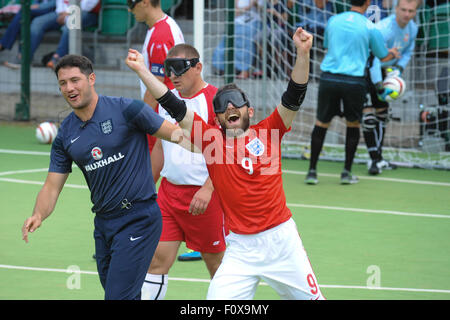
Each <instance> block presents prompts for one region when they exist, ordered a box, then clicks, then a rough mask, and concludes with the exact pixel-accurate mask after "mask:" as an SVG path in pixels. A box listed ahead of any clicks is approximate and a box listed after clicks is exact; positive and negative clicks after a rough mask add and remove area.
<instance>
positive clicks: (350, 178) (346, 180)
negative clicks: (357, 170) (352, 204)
mask: <svg viewBox="0 0 450 320" xmlns="http://www.w3.org/2000/svg"><path fill="white" fill-rule="evenodd" d="M358 182H359V180H358V177H357V176H354V175H353V174H352V173H351V172H349V171H347V170H344V171H342V173H341V184H355V183H358Z"/></svg>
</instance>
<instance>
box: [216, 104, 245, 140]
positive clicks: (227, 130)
mask: <svg viewBox="0 0 450 320" xmlns="http://www.w3.org/2000/svg"><path fill="white" fill-rule="evenodd" d="M233 114H236V115H238V116H239V120H240V125H239V126H232V125H231V126H230V125H229V123H228V120H227V119H228V118H229V117H230V116H231V115H233ZM224 118H225V120H221V119H219V123H220V126H221V128H222V132H223V133H224V134H225V135H226V136H227V137H238V136H240V135H242V134H243V133H244V132H245V131H247V129H248V128H249V127H250V117H249V115H248V111H247V112H246V113H244V114H243V115H242V117H241V114H240V112H239V111H237V110H227V111H226V112H225V117H224Z"/></svg>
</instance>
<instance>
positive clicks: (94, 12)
mask: <svg viewBox="0 0 450 320" xmlns="http://www.w3.org/2000/svg"><path fill="white" fill-rule="evenodd" d="M57 1H58V2H57V4H58V3H61V6H60V7H59V9H58V6H57V7H56V13H57V14H58V17H57V19H56V22H57V23H58V24H59V25H62V26H63V27H62V28H61V31H62V34H61V39H60V40H59V44H58V48H57V49H56V52H55V54H54V55H53V57H52V58H51V59H50V61H49V62H48V63H47V67H49V68H51V69H54V68H55V66H56V64H57V63H58V61H59V59H60V58H61V57H63V56H65V55H66V54H67V53H68V52H69V27H70V26H69V25H68V24H67V22H68V18H69V15H70V12H69V11H68V5H67V3H66V2H68V1H67V0H57ZM100 6H101V1H100V0H81V2H80V8H81V27H82V28H88V27H92V26H96V25H97V22H98V13H99V11H100Z"/></svg>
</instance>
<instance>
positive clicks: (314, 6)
mask: <svg viewBox="0 0 450 320" xmlns="http://www.w3.org/2000/svg"><path fill="white" fill-rule="evenodd" d="M298 6H299V7H298V14H299V16H300V22H298V23H297V24H296V26H297V27H302V28H304V29H305V30H308V31H309V32H311V33H313V34H314V35H316V37H315V40H317V39H318V37H317V36H320V38H322V37H323V33H324V31H325V27H326V25H327V21H328V19H329V18H330V17H331V16H332V15H333V12H334V9H333V3H332V2H331V1H330V0H305V1H304V2H302V3H301V4H299V5H298ZM320 38H319V39H320Z"/></svg>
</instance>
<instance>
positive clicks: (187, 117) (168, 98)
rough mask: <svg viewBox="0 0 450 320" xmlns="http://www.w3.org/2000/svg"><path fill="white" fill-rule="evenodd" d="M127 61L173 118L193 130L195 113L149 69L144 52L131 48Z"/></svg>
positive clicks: (187, 130) (188, 130) (183, 126)
mask: <svg viewBox="0 0 450 320" xmlns="http://www.w3.org/2000/svg"><path fill="white" fill-rule="evenodd" d="M125 63H126V64H127V66H128V67H129V68H130V69H131V70H133V71H134V72H136V74H137V75H138V76H139V78H141V80H142V82H144V84H145V86H146V87H147V90H148V92H150V93H151V95H152V96H153V97H154V98H155V99H156V100H157V101H158V102H159V104H160V105H161V106H162V107H163V108H164V109H166V111H167V112H168V113H169V114H170V115H171V117H172V118H174V119H175V120H177V122H178V124H179V125H180V127H181V128H183V129H185V130H186V132H191V128H192V123H193V120H194V113H193V112H192V111H191V110H189V109H187V108H186V105H185V103H184V101H182V100H180V99H178V98H177V97H175V96H174V95H173V94H172V93H171V91H170V90H169V88H167V86H166V85H165V84H164V83H162V82H161V81H159V80H158V78H156V77H155V76H154V75H153V74H152V73H151V72H150V70H148V68H147V67H146V66H145V63H144V57H143V56H142V54H140V52H139V51H137V50H134V49H129V50H128V55H127V58H126V59H125Z"/></svg>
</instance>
